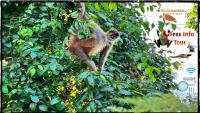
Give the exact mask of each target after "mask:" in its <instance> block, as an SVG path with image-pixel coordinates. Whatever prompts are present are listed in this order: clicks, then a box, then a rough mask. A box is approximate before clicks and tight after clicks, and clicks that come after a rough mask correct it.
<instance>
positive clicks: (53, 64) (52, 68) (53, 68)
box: [50, 63, 56, 71]
mask: <svg viewBox="0 0 200 113" xmlns="http://www.w3.org/2000/svg"><path fill="white" fill-rule="evenodd" d="M50 69H51V70H52V71H56V63H51V65H50Z"/></svg>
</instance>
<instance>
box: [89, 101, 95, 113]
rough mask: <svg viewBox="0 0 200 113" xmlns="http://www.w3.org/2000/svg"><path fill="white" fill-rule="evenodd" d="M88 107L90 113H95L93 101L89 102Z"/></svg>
mask: <svg viewBox="0 0 200 113" xmlns="http://www.w3.org/2000/svg"><path fill="white" fill-rule="evenodd" d="M89 106H90V109H91V112H95V111H96V109H95V107H96V106H95V103H94V101H92V102H90V103H89Z"/></svg>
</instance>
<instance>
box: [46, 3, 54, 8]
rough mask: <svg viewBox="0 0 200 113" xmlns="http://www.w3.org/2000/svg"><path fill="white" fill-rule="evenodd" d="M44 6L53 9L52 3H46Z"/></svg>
mask: <svg viewBox="0 0 200 113" xmlns="http://www.w3.org/2000/svg"><path fill="white" fill-rule="evenodd" d="M46 6H47V7H49V8H55V7H54V3H51V2H48V3H46Z"/></svg>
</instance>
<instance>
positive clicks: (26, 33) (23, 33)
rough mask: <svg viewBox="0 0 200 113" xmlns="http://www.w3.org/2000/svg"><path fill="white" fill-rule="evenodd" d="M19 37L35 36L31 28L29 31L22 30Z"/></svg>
mask: <svg viewBox="0 0 200 113" xmlns="http://www.w3.org/2000/svg"><path fill="white" fill-rule="evenodd" d="M18 34H19V35H21V36H23V37H32V35H33V31H32V30H31V29H29V28H27V29H22V30H20V31H19V32H18Z"/></svg>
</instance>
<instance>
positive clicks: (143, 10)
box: [139, 3, 145, 13]
mask: <svg viewBox="0 0 200 113" xmlns="http://www.w3.org/2000/svg"><path fill="white" fill-rule="evenodd" d="M139 7H140V10H141V11H142V13H144V12H145V9H144V3H140V4H139Z"/></svg>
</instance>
